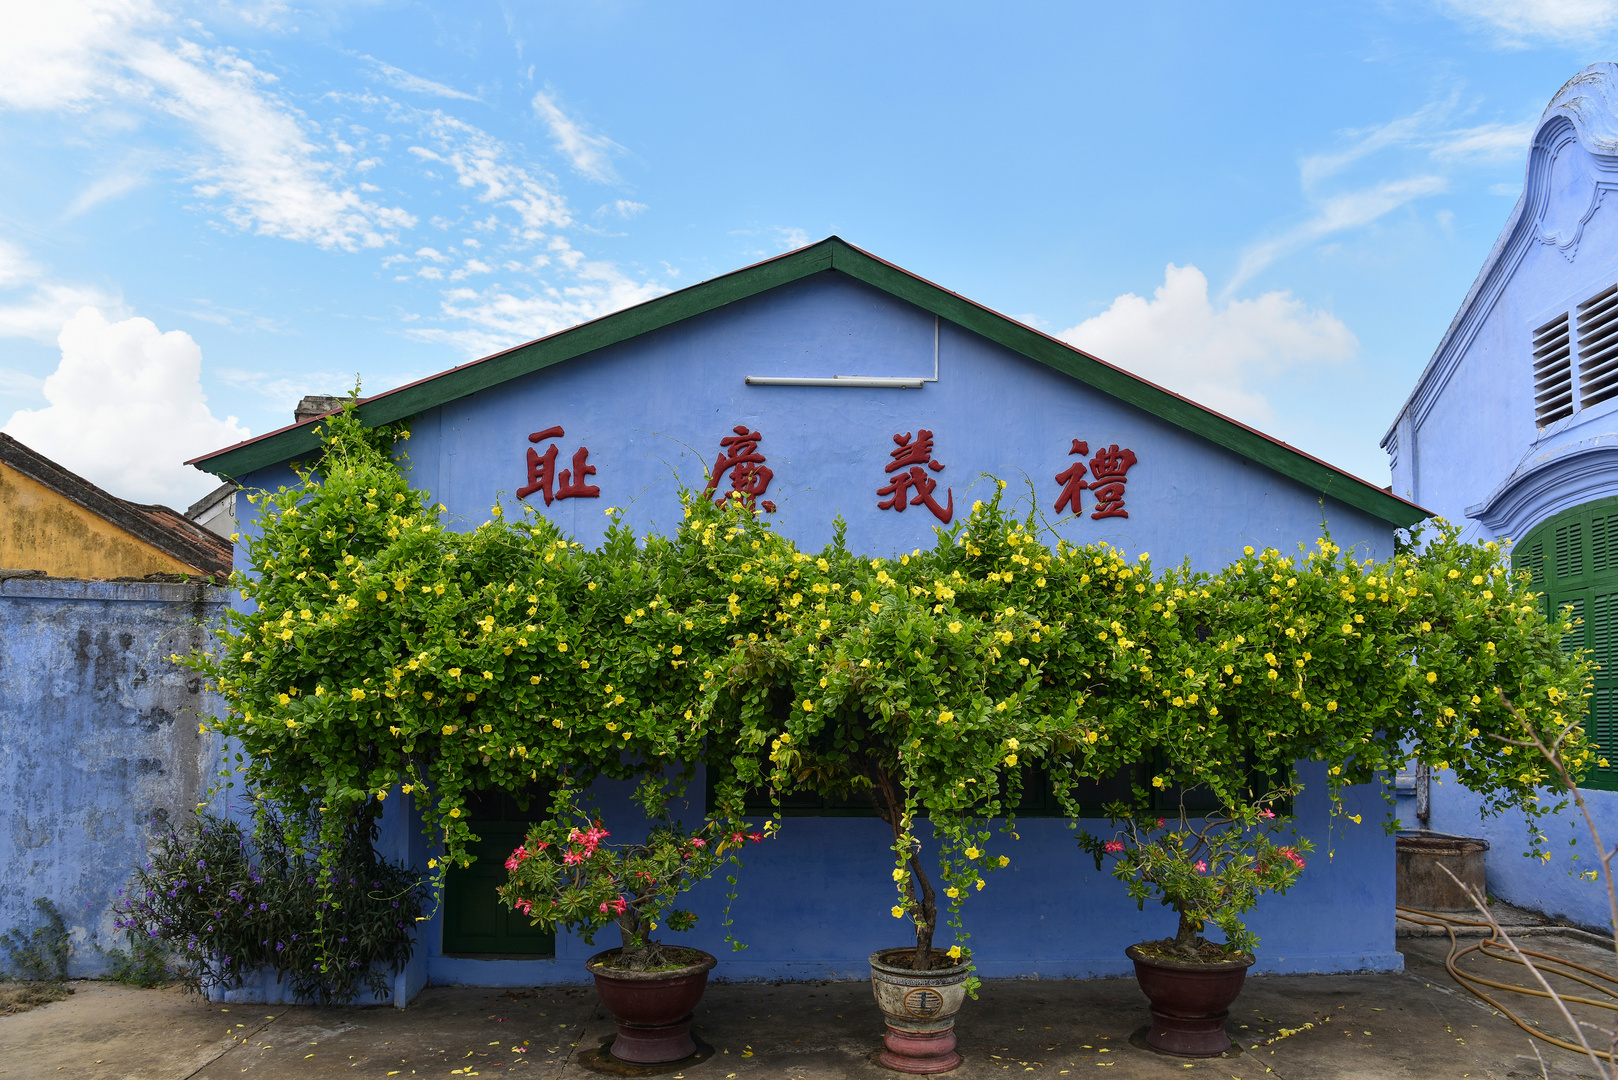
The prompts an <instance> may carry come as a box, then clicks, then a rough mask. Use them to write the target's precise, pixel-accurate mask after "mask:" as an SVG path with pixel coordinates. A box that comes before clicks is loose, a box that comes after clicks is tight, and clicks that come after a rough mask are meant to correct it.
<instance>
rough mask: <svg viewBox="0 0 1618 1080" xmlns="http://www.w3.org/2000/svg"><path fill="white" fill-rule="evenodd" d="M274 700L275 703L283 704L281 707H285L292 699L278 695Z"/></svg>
mask: <svg viewBox="0 0 1618 1080" xmlns="http://www.w3.org/2000/svg"><path fill="white" fill-rule="evenodd" d="M275 700H277V701H279V702H280V703H281V704H283V705H285V704H287V703H288V702H290V701H291V700H292V699H291V698H289V697H287V696H286V695H285V694H282V695H280V696H279V697H277V698H276V699H275Z"/></svg>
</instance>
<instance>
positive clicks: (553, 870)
mask: <svg viewBox="0 0 1618 1080" xmlns="http://www.w3.org/2000/svg"><path fill="white" fill-rule="evenodd" d="M575 796H576V793H574V792H570V791H562V792H559V793H558V796H557V799H556V801H555V802H554V803H553V805H552V809H551V816H550V817H549V819H548V820H545V821H542V822H538V823H536V824H535V825H534V826H533V827H532V828H530V829H529V830H528V835H527V836H526V837H525V838H524V840H523V842H522V844H521V845H520V846H518V847H517V849H516V850H515V851H513V852H512V853H511V856H510V857H509V858H508V859H507V860H506V870H507V872H508V873H509V875H510V877H509V879H508V881H507V883H506V884H505V885H502V886H500V888H499V890H498V891H499V894H500V899H501V900H502V901H503V902H504V903H505V905H506V906H507V907H509V908H511V909H513V910H515V911H520V912H521V913H522V914H524V915H526V916H528V917H529V919H530V920H531V921H532V922H533V923H534V924H535V925H546V926H552V927H556V926H562V927H566V928H567V929H569V930H572V931H574V932H575V933H578V934H579V935H580V936H581V937H583V938H584V941H585V943H586V944H589V945H593V944H595V935H596V932H597V931H599V930H601V929H603V928H605V927H608V926H616V927H617V928H618V931H619V936H620V938H621V940H622V951H621V952H620V954H619V956H618V958H617V959H616V961H615V962H614V963H613V964H612V966H613V967H617V968H621V969H627V970H631V971H655V970H658V969H660V968H663V967H679V966H682V964H683V963H685V962H686V961H684V960H682V959H681V956H682V950H681V949H680V948H679V947H672V946H665V945H663V944H662V943H661V942H659V941H656V940H654V939H653V937H652V935H653V934H654V933H655V932H656V931H657V930H658V929H660V928H667V929H669V930H673V931H676V932H683V931H686V930H689V929H691V928H692V927H693V926H695V925H696V923H697V916H696V914H695V913H693V912H691V911H688V910H684V909H680V908H676V907H675V906H674V905H675V904H676V903H677V902H678V901H679V899H680V897H681V896H683V895H684V894H685V893H686V892H687V891H688V890H690V889H691V887H692V886H694V885H696V884H697V883H698V882H701V881H705V880H707V879H708V878H709V877H712V876H713V874H714V873H715V872H717V871H718V869H719V868H720V867H721V866H723V865H724V864H725V863H727V862H729V863H734V864H736V865H740V861H739V860H738V859H737V856H736V853H737V852H738V851H740V850H741V848H742V847H744V846H745V845H746V844H748V843H755V844H756V843H759V842H761V841H763V840H764V839H765V837H766V836H768V835H770V834H772V833H773V832H774V831H775V823H774V822H767V823H765V825H764V826H763V828H762V829H759V830H754V831H751V832H744V831H742V829H743V827H742V826H740V825H739V824H738V823H733V822H721V821H715V820H708V821H706V822H704V824H703V825H702V826H701V827H700V828H698V829H696V830H695V831H688V830H686V829H685V828H683V827H682V826H681V825H680V824H679V823H678V822H675V821H671V820H669V819H668V818H667V816H666V815H665V816H662V817H660V818H659V819H657V820H654V821H653V823H652V824H651V826H650V828H649V829H648V830H647V833H646V838H645V840H643V841H641V842H639V843H627V844H626V843H608V842H607V840H608V838H609V837H610V836H611V835H612V833H610V832H609V831H608V830H607V829H606V828H605V827H603V824H602V822H601V820H600V819H599V818H594V817H592V816H591V815H589V814H586V813H584V812H583V811H582V810H581V808H580V807H579V805H578V803H577V801H576V798H575ZM732 881H734V878H732Z"/></svg>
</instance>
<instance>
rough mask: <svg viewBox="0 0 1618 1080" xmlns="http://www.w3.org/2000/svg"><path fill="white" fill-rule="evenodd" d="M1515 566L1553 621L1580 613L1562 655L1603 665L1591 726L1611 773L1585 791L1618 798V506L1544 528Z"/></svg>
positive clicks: (1606, 505) (1560, 517) (1591, 507)
mask: <svg viewBox="0 0 1618 1080" xmlns="http://www.w3.org/2000/svg"><path fill="white" fill-rule="evenodd" d="M1511 561H1512V565H1513V566H1515V567H1516V568H1517V569H1519V570H1522V569H1526V570H1528V571H1529V572H1530V573H1531V574H1532V575H1533V584H1534V588H1535V589H1541V590H1543V592H1542V593H1541V594H1540V605H1541V608H1542V610H1544V612H1545V614H1546V615H1547V616H1550V615H1554V614H1555V613H1556V612H1557V611H1559V610H1560V609H1562V608H1564V607H1568V608H1572V612H1571V616H1572V618H1573V620H1574V621H1575V623H1576V624H1577V625H1575V626H1574V628H1573V631H1572V632H1571V633H1569V634H1568V635H1567V636H1566V637H1565V638H1563V639H1562V648H1563V649H1564V650H1565V651H1567V652H1572V651H1573V650H1574V649H1589V650H1590V651H1591V659H1592V660H1593V661H1594V662H1595V663H1596V664H1597V665H1598V667H1597V669H1596V672H1595V687H1594V696H1593V697H1592V698H1591V701H1590V715H1589V718H1588V719H1587V720H1586V722H1585V723H1586V725H1587V729H1588V731H1589V734H1590V738H1591V740H1592V741H1593V742H1595V743H1596V744H1597V745H1598V746H1599V747H1600V749H1601V754H1602V756H1604V757H1606V758H1608V759H1609V760H1611V761H1612V762H1613V765H1612V766H1610V767H1608V768H1605V769H1603V768H1599V767H1596V768H1592V769H1591V770H1590V771H1589V772H1588V773H1587V774H1585V778H1584V784H1583V786H1584V787H1587V788H1598V789H1600V790H1603V791H1618V498H1610V499H1599V500H1597V501H1596V502H1590V503H1585V504H1584V505H1583V506H1576V507H1574V508H1573V509H1571V510H1564V511H1563V512H1562V513H1560V514H1557V515H1556V516H1555V517H1553V518H1550V519H1548V520H1546V521H1543V522H1541V523H1540V524H1539V525H1536V526H1535V527H1534V528H1533V529H1532V530H1531V531H1530V532H1529V533H1528V535H1527V536H1526V537H1524V538H1523V540H1522V541H1521V542H1520V543H1519V544H1517V546H1516V548H1515V549H1514V550H1513V551H1512V555H1511Z"/></svg>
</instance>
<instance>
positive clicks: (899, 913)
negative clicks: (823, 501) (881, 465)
mask: <svg viewBox="0 0 1618 1080" xmlns="http://www.w3.org/2000/svg"><path fill="white" fill-rule="evenodd" d="M825 561H826V560H824V559H822V560H821V562H825ZM893 917H894V918H895V919H902V918H904V917H905V909H904V908H902V907H900V906H899V905H898V904H894V905H893Z"/></svg>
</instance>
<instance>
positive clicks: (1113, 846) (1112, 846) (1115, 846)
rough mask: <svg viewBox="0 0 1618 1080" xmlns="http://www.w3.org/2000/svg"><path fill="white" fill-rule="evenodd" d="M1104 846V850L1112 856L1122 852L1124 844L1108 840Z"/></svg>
mask: <svg viewBox="0 0 1618 1080" xmlns="http://www.w3.org/2000/svg"><path fill="white" fill-rule="evenodd" d="M1105 846H1106V849H1107V850H1108V851H1109V852H1111V853H1112V854H1117V853H1118V852H1120V851H1122V850H1124V842H1123V841H1122V840H1108V841H1107V843H1106V845H1105Z"/></svg>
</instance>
